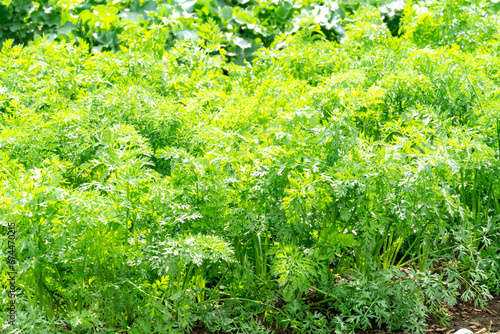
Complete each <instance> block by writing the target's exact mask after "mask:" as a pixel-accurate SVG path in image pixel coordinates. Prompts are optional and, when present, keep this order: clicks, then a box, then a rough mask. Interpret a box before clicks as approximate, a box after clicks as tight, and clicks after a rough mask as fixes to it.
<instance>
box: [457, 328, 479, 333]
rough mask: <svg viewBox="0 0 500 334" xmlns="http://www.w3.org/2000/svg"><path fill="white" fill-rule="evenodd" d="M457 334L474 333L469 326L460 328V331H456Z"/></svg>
mask: <svg viewBox="0 0 500 334" xmlns="http://www.w3.org/2000/svg"><path fill="white" fill-rule="evenodd" d="M455 334H474V333H473V332H471V331H470V330H468V329H467V328H460V329H459V330H458V331H456V332H455Z"/></svg>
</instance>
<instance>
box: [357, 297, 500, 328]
mask: <svg viewBox="0 0 500 334" xmlns="http://www.w3.org/2000/svg"><path fill="white" fill-rule="evenodd" d="M448 316H449V317H450V324H449V325H448V326H446V327H445V326H441V325H440V323H439V319H434V318H432V317H430V318H428V319H427V324H428V325H427V329H426V330H425V333H426V334H452V333H455V332H456V331H457V330H459V329H460V328H467V329H469V330H471V331H472V332H473V333H478V334H482V333H485V334H487V333H491V334H493V333H497V334H500V297H495V298H493V299H492V300H490V301H489V302H488V303H487V305H486V306H485V307H484V309H482V310H481V309H479V308H477V307H474V304H473V303H472V302H468V303H466V302H463V301H458V303H457V305H455V306H453V307H448ZM490 326H491V327H490ZM356 333H359V334H361V333H363V334H374V333H377V334H382V333H391V334H399V333H403V332H402V331H393V332H388V331H384V330H377V329H372V330H368V331H364V332H363V331H359V332H356Z"/></svg>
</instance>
